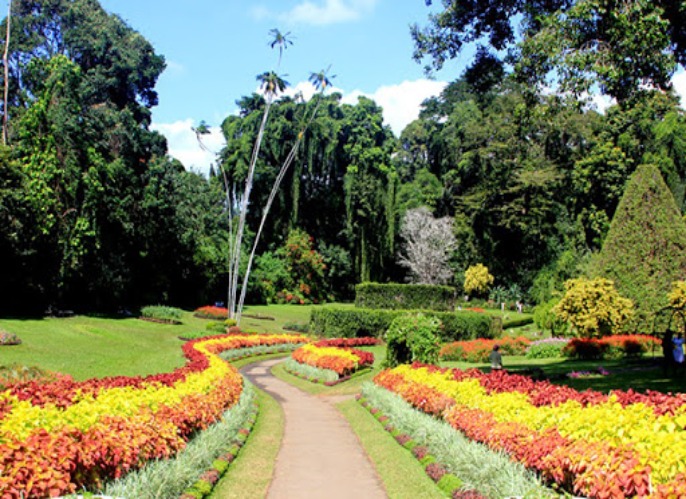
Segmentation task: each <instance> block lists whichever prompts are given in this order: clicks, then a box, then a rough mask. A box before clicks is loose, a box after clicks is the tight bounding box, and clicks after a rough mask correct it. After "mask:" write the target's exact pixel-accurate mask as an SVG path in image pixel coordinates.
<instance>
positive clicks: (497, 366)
mask: <svg viewBox="0 0 686 499" xmlns="http://www.w3.org/2000/svg"><path fill="white" fill-rule="evenodd" d="M488 360H490V361H491V371H500V370H501V369H502V368H503V356H502V355H500V345H493V350H491V353H490V355H489V356H488Z"/></svg>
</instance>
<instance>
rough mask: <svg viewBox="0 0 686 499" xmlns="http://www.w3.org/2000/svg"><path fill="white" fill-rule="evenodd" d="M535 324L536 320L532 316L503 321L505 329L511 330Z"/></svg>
mask: <svg viewBox="0 0 686 499" xmlns="http://www.w3.org/2000/svg"><path fill="white" fill-rule="evenodd" d="M533 322H534V319H533V317H531V316H526V317H522V316H517V317H509V318H507V319H505V320H504V321H503V329H509V328H511V327H521V326H527V325H529V324H533Z"/></svg>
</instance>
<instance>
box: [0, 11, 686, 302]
mask: <svg viewBox="0 0 686 499" xmlns="http://www.w3.org/2000/svg"><path fill="white" fill-rule="evenodd" d="M534 3H535V2H528V1H526V0H521V1H518V2H508V3H503V4H499V6H496V7H493V8H492V9H491V10H482V8H481V7H482V6H481V4H479V3H478V2H477V3H474V4H465V3H463V2H444V10H443V11H441V12H440V13H438V14H436V15H434V16H432V17H430V18H429V22H428V24H427V25H426V26H423V27H421V26H419V25H418V26H415V27H414V28H413V31H412V36H413V38H414V39H415V45H416V51H415V54H414V55H415V57H416V58H417V59H418V60H423V59H428V60H429V64H428V66H429V67H430V68H431V67H434V68H438V67H441V66H442V65H443V64H446V63H448V62H449V60H450V59H451V58H452V57H455V56H456V55H457V54H458V53H459V52H460V50H461V49H462V47H463V46H464V45H465V44H467V43H472V42H476V43H480V44H481V47H480V48H479V50H478V51H477V52H476V56H475V57H474V59H473V60H472V61H471V63H470V64H469V66H468V67H467V69H466V70H465V71H464V73H463V74H462V75H461V77H460V78H458V79H457V80H456V81H454V82H452V83H450V84H449V85H448V86H447V87H446V89H445V90H444V91H443V93H442V94H441V95H439V96H437V97H434V98H431V99H428V100H427V101H425V102H424V104H423V106H422V109H421V113H420V116H419V118H418V119H417V120H415V121H414V122H412V123H410V124H409V125H408V126H407V127H406V128H405V130H404V131H403V132H402V134H401V136H400V137H398V138H396V137H394V136H393V134H392V133H391V131H390V129H389V128H388V127H387V126H384V124H383V110H382V109H381V108H380V107H379V106H378V105H377V104H376V103H374V102H373V101H372V100H370V99H368V98H365V97H361V98H360V99H359V101H358V102H357V103H356V104H344V103H343V102H342V96H341V95H340V94H337V93H329V94H323V96H322V99H321V101H317V100H315V99H312V100H310V101H305V100H304V99H301V98H298V97H286V96H282V95H281V96H278V97H277V98H276V99H275V100H274V101H273V102H270V103H269V106H270V114H269V120H268V121H267V122H266V124H265V129H264V139H263V144H262V147H261V149H260V152H259V155H258V156H257V158H256V162H255V165H254V178H253V181H252V183H253V185H252V194H251V199H250V203H249V205H248V210H247V212H245V215H246V235H245V237H244V238H243V241H242V244H244V245H245V248H246V251H244V255H247V254H249V253H250V251H249V248H250V247H251V246H252V242H253V240H254V237H255V234H256V232H257V230H258V227H259V224H260V220H261V216H262V210H263V207H264V206H265V204H266V202H267V200H268V198H269V196H270V192H271V188H272V185H273V183H274V180H275V179H276V177H277V175H278V174H279V171H280V167H281V165H283V164H284V161H286V160H287V157H288V155H289V153H290V152H291V151H292V149H293V144H294V143H295V142H296V141H298V140H299V141H300V143H299V147H298V148H297V155H296V157H295V159H294V161H293V163H292V166H291V168H290V169H289V170H288V171H287V172H286V173H285V176H284V178H283V183H282V185H281V187H280V189H279V190H278V192H277V195H276V197H275V199H274V202H273V205H272V208H271V212H270V213H269V216H268V218H266V221H265V227H264V230H263V233H262V237H261V239H260V240H259V241H258V246H257V257H256V259H255V263H254V271H253V273H252V278H251V280H250V282H249V286H248V300H250V301H258V300H262V301H263V300H274V299H279V296H277V295H279V293H280V292H282V291H284V290H285V291H287V292H288V293H287V294H288V295H289V296H300V298H302V297H307V296H315V295H316V296H317V300H324V299H345V298H350V297H351V292H352V288H353V285H354V284H355V283H358V282H362V281H370V280H373V281H381V282H383V281H403V280H405V279H406V278H407V277H408V275H409V274H408V270H407V269H408V266H407V265H406V264H403V263H402V261H399V260H400V259H401V258H400V256H399V255H402V254H403V253H402V249H403V244H404V242H405V241H404V239H403V237H402V236H401V234H402V231H401V227H402V225H403V220H404V218H405V215H406V213H407V212H408V210H411V209H414V208H419V207H426V208H428V210H429V211H430V213H431V214H432V215H433V216H435V217H436V218H445V217H448V218H449V219H450V220H452V222H453V226H454V231H455V240H456V242H455V250H454V251H453V252H452V256H451V259H450V265H451V267H452V269H453V274H454V277H453V280H452V282H453V283H454V284H457V285H458V286H459V285H460V283H461V282H464V276H463V274H464V271H465V270H466V269H467V268H468V267H469V266H471V265H474V264H477V263H482V264H484V265H486V266H487V267H488V268H489V270H490V271H491V273H492V274H493V275H494V276H495V281H496V282H495V284H496V286H498V287H500V288H503V287H504V288H515V289H518V290H519V291H520V294H521V297H522V298H523V299H527V300H528V301H531V302H542V301H546V300H548V299H549V298H550V296H551V295H552V294H553V293H554V292H555V291H556V290H558V291H559V290H561V289H562V284H563V282H564V280H566V279H568V278H571V277H575V276H576V275H578V274H579V273H580V272H582V271H583V269H584V266H587V265H588V259H589V255H590V254H592V253H593V252H595V251H597V250H599V248H600V247H601V245H602V242H603V240H604V238H605V235H606V234H607V231H608V228H609V226H610V221H611V220H612V217H613V215H614V211H615V209H616V207H617V204H618V202H619V199H620V198H621V196H622V193H623V192H624V186H625V183H626V181H627V179H628V178H629V176H630V175H631V174H632V173H633V172H634V171H635V170H636V168H637V167H638V166H639V165H642V164H652V165H655V166H656V167H657V168H658V169H659V170H660V171H661V173H662V175H663V177H664V178H665V181H666V182H667V185H668V186H669V188H670V190H671V191H672V194H673V195H674V197H675V199H676V201H677V205H678V207H679V209H680V210H681V212H682V213H683V211H684V200H685V192H686V191H685V189H686V164H685V160H684V158H686V122H685V118H684V113H683V110H682V109H681V107H680V106H679V101H678V98H677V97H676V95H675V94H674V92H673V90H672V89H671V88H670V86H669V78H670V77H671V75H672V74H673V72H674V69H675V67H676V64H677V63H681V62H683V60H684V59H685V57H684V48H683V44H684V42H683V26H684V25H686V23H680V19H681V17H683V15H684V14H683V13H682V12H681V10H680V9H679V8H677V7H676V6H675V5H676V4H675V5H672V3H671V2H667V1H666V0H665V1H663V2H647V1H645V2H644V1H633V2H621V3H617V5H614V3H612V2H606V1H601V0H592V1H589V0H586V1H581V0H576V1H573V2H549V3H548V4H546V6H545V9H543V11H541V10H540V6H539V7H536V9H534V7H535V6H534ZM611 4H612V5H611ZM536 5H538V3H536ZM608 9H609V10H608ZM11 12H12V16H11V18H9V21H8V19H5V21H4V23H3V24H2V25H1V26H0V30H2V32H3V33H5V32H6V30H7V28H8V25H9V31H10V34H11V36H10V38H9V39H10V44H9V46H8V49H9V50H8V64H7V70H8V71H7V74H8V78H7V80H5V79H4V78H3V84H6V85H7V89H8V100H7V105H6V108H5V107H3V115H4V116H5V117H6V118H7V119H8V134H7V145H6V146H4V147H3V148H2V149H1V150H0V262H2V286H0V308H2V309H5V310H8V311H13V312H20V311H38V312H40V311H43V310H45V308H47V307H48V306H54V307H59V308H69V309H75V310H103V311H112V310H117V309H119V308H135V307H138V306H140V305H144V304H150V303H169V304H174V305H178V306H189V307H195V306H199V305H202V304H206V303H211V302H214V301H217V300H224V299H225V297H226V288H227V282H228V272H229V269H228V267H229V264H228V254H229V249H230V244H231V243H230V242H231V241H232V240H235V239H233V234H232V233H230V231H231V230H235V225H236V223H235V222H236V221H237V220H238V218H237V217H239V215H240V204H239V203H236V202H233V201H231V200H232V199H233V200H235V199H237V197H236V196H231V195H229V196H227V191H229V194H231V193H235V192H241V190H242V186H243V185H244V183H245V181H246V179H247V177H248V172H249V170H250V164H251V155H252V152H253V149H254V144H255V141H256V140H257V135H258V133H259V130H260V127H261V123H262V119H263V117H264V111H265V107H266V106H267V104H268V103H267V101H266V100H265V95H260V94H252V95H247V96H244V97H242V98H241V99H240V100H239V101H238V102H237V104H238V106H239V112H238V114H237V115H232V116H229V117H227V118H226V119H225V120H224V122H223V123H222V125H221V127H222V132H223V134H224V136H225V138H226V146H225V147H224V148H223V149H222V151H221V152H220V153H219V155H218V158H217V164H216V165H215V166H214V167H213V168H212V170H211V172H210V175H209V177H208V178H205V177H203V176H201V175H199V174H197V173H193V172H188V171H186V170H185V169H184V167H183V165H182V164H180V163H179V162H178V161H176V160H174V159H171V158H170V157H169V156H168V155H167V147H166V141H165V139H164V137H162V136H161V135H160V134H158V133H156V132H154V131H151V130H150V123H151V112H152V111H151V110H152V108H153V107H154V106H155V105H156V103H157V94H156V92H155V90H154V87H155V83H156V81H157V78H158V77H159V75H160V74H161V72H162V71H163V70H164V66H165V62H164V57H163V56H161V55H159V54H156V53H155V51H154V49H153V47H152V46H151V44H150V43H149V42H148V41H146V40H145V39H144V38H143V37H142V36H141V35H140V34H139V33H137V32H136V31H135V30H134V29H133V28H131V27H130V26H128V25H127V24H126V23H125V22H124V21H122V20H121V18H119V17H118V16H116V15H113V14H109V13H107V12H105V11H104V10H103V9H102V7H101V6H100V5H99V4H98V2H97V1H96V0H71V1H68V0H14V1H13V2H12V4H11ZM607 12H614V15H609V14H606V13H607ZM517 14H518V15H517ZM581 21H584V22H581ZM516 23H521V25H520V26H517V25H516ZM637 26H638V27H640V28H641V30H642V31H641V30H638V29H637V28H636V27H637ZM518 31H520V32H522V33H523V35H522V37H521V38H519V39H518V38H517V37H516V36H515V33H517V32H518ZM639 32H640V33H641V36H637V34H638V33H639ZM594 43H596V44H597V45H595V46H594V45H593V44H594ZM594 47H595V50H592V49H593V48H594ZM3 48H4V47H3ZM504 54H506V55H504ZM409 56H410V54H408V57H409ZM265 74H266V75H267V76H269V74H267V73H265ZM265 78H266V77H265ZM274 81H276V80H274ZM551 82H553V83H551ZM594 83H595V85H593V84H594ZM555 85H557V86H555ZM589 90H592V91H593V90H594V91H596V92H600V93H605V94H606V95H608V96H609V97H612V98H613V99H614V100H613V104H612V105H611V106H610V107H609V108H608V109H607V110H605V111H604V112H602V113H601V112H599V111H597V110H594V109H593V108H592V107H591V106H589V105H588V103H587V102H586V101H585V100H584V96H585V95H587V94H586V92H588V91H589ZM314 106H318V109H317V113H316V114H314V113H312V110H313V107H314ZM312 116H314V117H313V118H310V117H312ZM309 119H311V122H308V126H307V127H306V129H305V130H304V129H303V120H309ZM303 130H304V132H303ZM232 221H233V223H232ZM289 239H290V243H289ZM310 252H311V253H310ZM310 254H313V255H315V256H314V257H307V255H310ZM289 255H290V256H289ZM293 255H297V256H293ZM303 262H308V263H307V265H305V266H303V265H304V264H303ZM239 265H241V266H242V267H243V268H245V266H246V265H247V261H246V257H245V256H244V257H243V258H242V259H241V261H240V262H239ZM308 266H309V267H308ZM312 269H316V271H313V270H312ZM313 272H314V274H316V276H314V274H313ZM293 275H297V276H300V277H298V278H297V279H294V278H293V277H292V276H293ZM289 276H291V277H289ZM308 276H309V277H308ZM308 279H310V281H311V282H310V281H308ZM311 285H316V286H317V287H319V288H323V289H319V290H318V291H317V292H316V293H314V294H312V293H311V289H310V288H311ZM303 289H309V291H310V293H304V292H303ZM294 292H295V295H294ZM298 293H300V295H298ZM280 296H281V297H282V296H283V294H282V295H280Z"/></svg>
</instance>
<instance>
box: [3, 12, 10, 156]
mask: <svg viewBox="0 0 686 499" xmlns="http://www.w3.org/2000/svg"><path fill="white" fill-rule="evenodd" d="M8 3H9V6H8V7H7V33H6V38H5V53H4V55H3V57H2V63H3V66H4V70H5V88H4V98H3V102H4V107H3V108H2V144H3V145H7V120H8V119H9V113H8V112H7V101H8V95H9V88H10V82H9V79H10V74H9V60H8V59H9V50H10V26H11V21H12V0H10V1H9V2H8Z"/></svg>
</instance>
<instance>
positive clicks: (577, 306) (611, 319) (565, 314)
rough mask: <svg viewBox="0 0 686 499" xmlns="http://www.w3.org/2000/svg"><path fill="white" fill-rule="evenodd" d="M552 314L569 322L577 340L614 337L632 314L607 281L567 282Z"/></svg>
mask: <svg viewBox="0 0 686 499" xmlns="http://www.w3.org/2000/svg"><path fill="white" fill-rule="evenodd" d="M565 289H566V291H565V294H564V296H563V297H562V299H561V300H560V302H559V303H558V304H557V305H555V306H554V307H553V309H552V310H553V313H554V314H556V315H557V317H558V318H559V319H560V320H562V321H565V322H569V323H570V324H571V326H572V329H573V331H574V333H575V335H576V336H579V337H583V338H593V337H601V336H608V335H611V334H617V333H619V332H620V331H621V330H622V327H623V326H624V325H625V324H626V323H627V321H628V320H629V319H630V318H631V316H632V314H633V303H632V301H631V300H630V299H628V298H623V297H622V296H620V294H619V293H618V292H617V290H616V289H615V287H614V283H613V282H612V281H610V280H609V279H604V278H602V277H598V278H595V279H586V278H584V277H580V278H578V279H570V280H569V281H567V282H566V283H565Z"/></svg>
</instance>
